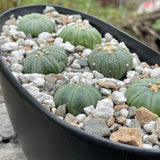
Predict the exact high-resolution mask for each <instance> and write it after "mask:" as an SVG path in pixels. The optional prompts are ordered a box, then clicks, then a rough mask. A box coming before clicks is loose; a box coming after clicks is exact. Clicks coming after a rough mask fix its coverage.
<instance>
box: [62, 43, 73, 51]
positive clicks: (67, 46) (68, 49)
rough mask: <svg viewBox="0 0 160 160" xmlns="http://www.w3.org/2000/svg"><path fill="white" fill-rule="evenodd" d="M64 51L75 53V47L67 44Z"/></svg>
mask: <svg viewBox="0 0 160 160" xmlns="http://www.w3.org/2000/svg"><path fill="white" fill-rule="evenodd" d="M64 49H65V50H66V51H68V52H74V49H75V47H74V45H72V44H71V43H70V42H66V43H65V44H64Z"/></svg>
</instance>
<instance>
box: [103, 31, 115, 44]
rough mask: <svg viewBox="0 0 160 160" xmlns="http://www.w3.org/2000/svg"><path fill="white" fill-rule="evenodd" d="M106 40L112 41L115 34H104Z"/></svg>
mask: <svg viewBox="0 0 160 160" xmlns="http://www.w3.org/2000/svg"><path fill="white" fill-rule="evenodd" d="M104 37H105V39H106V42H110V41H111V40H112V39H113V36H112V35H111V34H110V33H106V34H105V35H104Z"/></svg>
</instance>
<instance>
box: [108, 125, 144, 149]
mask: <svg viewBox="0 0 160 160" xmlns="http://www.w3.org/2000/svg"><path fill="white" fill-rule="evenodd" d="M110 140H112V141H114V142H120V143H125V144H129V145H133V146H139V147H141V146H142V135H141V133H140V131H139V130H138V129H137V128H126V127H120V128H119V130H118V131H116V132H114V133H112V134H111V136H110Z"/></svg>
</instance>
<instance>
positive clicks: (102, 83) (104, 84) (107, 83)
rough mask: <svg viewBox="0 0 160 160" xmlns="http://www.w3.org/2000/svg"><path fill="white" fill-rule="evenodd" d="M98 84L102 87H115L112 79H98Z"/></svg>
mask: <svg viewBox="0 0 160 160" xmlns="http://www.w3.org/2000/svg"><path fill="white" fill-rule="evenodd" d="M98 84H99V85H100V86H101V87H104V88H107V89H108V88H111V89H112V88H115V87H117V85H116V83H115V82H113V81H102V80H98Z"/></svg>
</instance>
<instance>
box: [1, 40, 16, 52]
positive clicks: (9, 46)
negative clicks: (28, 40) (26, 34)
mask: <svg viewBox="0 0 160 160" xmlns="http://www.w3.org/2000/svg"><path fill="white" fill-rule="evenodd" d="M18 48H19V46H18V43H16V42H6V43H4V44H3V45H1V50H2V51H4V52H8V51H13V50H17V49H18Z"/></svg>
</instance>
